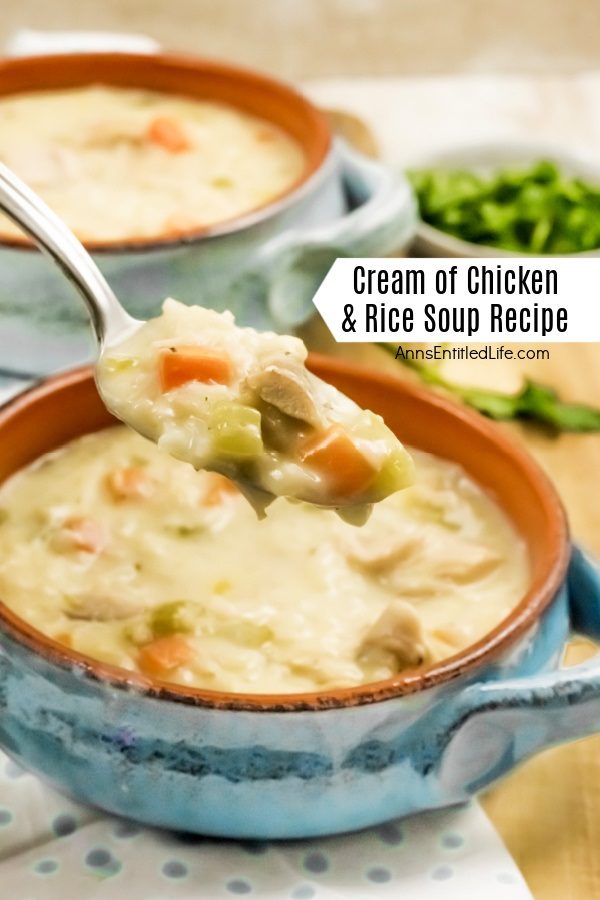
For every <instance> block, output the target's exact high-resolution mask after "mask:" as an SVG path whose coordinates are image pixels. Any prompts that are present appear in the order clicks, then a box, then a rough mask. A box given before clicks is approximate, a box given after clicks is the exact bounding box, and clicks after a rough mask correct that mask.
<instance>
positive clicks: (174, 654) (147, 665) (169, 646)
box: [138, 634, 194, 676]
mask: <svg viewBox="0 0 600 900" xmlns="http://www.w3.org/2000/svg"><path fill="white" fill-rule="evenodd" d="M193 655H194V650H193V648H192V647H191V646H190V645H189V643H188V642H187V641H186V639H185V638H184V637H183V636H182V635H181V634H169V635H165V636H164V637H160V638H157V639H156V640H155V641H152V642H151V643H149V644H145V645H144V646H143V647H142V648H141V649H140V652H139V655H138V665H139V667H140V669H141V670H142V672H144V673H145V674H146V675H156V676H160V675H165V674H166V673H168V672H171V671H172V670H173V669H176V668H177V667H178V666H181V665H183V664H184V663H186V662H189V660H190V659H191V658H192V657H193Z"/></svg>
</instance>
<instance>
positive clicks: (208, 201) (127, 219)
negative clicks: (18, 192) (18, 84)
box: [0, 85, 306, 243]
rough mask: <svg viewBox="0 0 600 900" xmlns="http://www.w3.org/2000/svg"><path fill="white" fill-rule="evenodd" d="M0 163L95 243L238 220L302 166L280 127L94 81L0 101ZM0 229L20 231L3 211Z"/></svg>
mask: <svg viewBox="0 0 600 900" xmlns="http://www.w3.org/2000/svg"><path fill="white" fill-rule="evenodd" d="M0 160H1V161H2V162H3V163H5V164H6V165H8V166H9V167H10V168H11V169H13V170H14V171H15V172H16V173H17V175H19V176H20V177H21V178H22V179H23V180H24V181H25V182H26V183H27V184H28V185H29V186H30V187H32V188H33V189H34V190H35V191H36V192H37V193H38V194H39V195H40V196H41V197H42V198H43V199H44V200H45V201H46V202H47V203H48V205H49V206H50V207H51V208H52V209H53V210H54V212H56V213H57V214H58V215H59V216H60V217H61V218H62V219H63V220H64V221H65V222H66V223H67V225H69V227H70V228H71V230H72V231H74V232H75V234H76V235H77V236H78V237H79V238H80V240H82V241H84V242H94V243H96V242H99V243H103V242H115V241H117V242H118V241H128V240H132V239H134V240H145V239H148V240H155V239H160V238H163V237H176V236H177V235H182V234H186V233H193V232H194V231H196V230H198V231H199V230H203V229H206V228H210V227H211V226H215V225H218V224H219V223H223V222H227V221H230V220H234V219H237V218H239V217H241V216H244V215H245V214H247V213H249V212H251V211H253V210H256V209H257V208H259V207H262V206H264V205H266V204H268V203H270V202H271V201H273V200H275V199H276V198H277V197H279V196H281V195H282V194H284V193H285V192H287V191H288V190H289V189H290V188H292V187H293V185H294V184H295V183H297V182H298V181H299V180H301V178H302V176H303V174H304V172H305V170H306V159H305V155H304V151H303V150H302V148H301V147H300V145H299V144H298V143H297V142H296V141H295V140H294V139H293V138H292V137H291V136H290V135H288V134H286V133H285V132H284V131H283V130H281V129H280V128H278V127H277V126H275V125H273V124H271V123H270V122H268V121H266V120H264V119H261V118H257V117H255V116H253V115H250V114H248V113H247V112H245V111H243V110H241V109H236V108H235V107H233V106H229V105H227V104H225V103H221V102H217V101H210V100H199V99H194V98H188V97H178V96H175V95H170V94H162V93H159V92H153V91H148V90H140V89H134V88H131V89H130V88H116V87H104V86H100V85H98V86H93V85H92V86H88V87H81V88H70V89H65V90H48V91H39V92H35V93H29V94H15V95H10V96H5V97H0ZM0 237H3V238H7V237H8V238H14V237H18V238H22V232H21V231H20V230H19V229H18V228H17V227H16V226H15V225H13V224H12V223H11V222H10V221H9V220H8V219H6V218H4V217H3V218H2V219H1V220H0Z"/></svg>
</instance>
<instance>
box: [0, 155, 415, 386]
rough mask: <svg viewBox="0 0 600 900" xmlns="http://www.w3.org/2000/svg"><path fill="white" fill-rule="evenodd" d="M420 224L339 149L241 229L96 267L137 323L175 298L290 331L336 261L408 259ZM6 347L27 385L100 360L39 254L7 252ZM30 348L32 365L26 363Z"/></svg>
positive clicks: (388, 177)
mask: <svg viewBox="0 0 600 900" xmlns="http://www.w3.org/2000/svg"><path fill="white" fill-rule="evenodd" d="M416 220H417V208H416V201H415V199H414V195H413V193H412V189H411V187H410V185H409V183H408V181H407V179H406V178H405V177H404V176H403V175H401V174H400V173H394V172H392V171H391V170H390V169H388V168H386V167H385V166H383V165H381V164H380V163H376V162H373V161H372V160H369V159H367V158H366V157H365V156H362V155H361V154H359V153H356V152H355V151H353V150H351V149H350V148H349V147H348V146H347V145H346V144H345V143H344V142H343V141H341V140H339V139H338V140H337V141H336V142H334V146H333V149H332V151H331V153H330V154H329V155H328V157H327V158H326V159H325V161H324V163H323V165H322V166H321V167H320V168H319V169H318V170H317V171H316V172H315V174H314V175H313V176H312V177H311V178H310V179H309V180H308V181H307V182H305V183H304V184H303V185H302V186H301V187H300V188H299V189H298V190H297V191H296V192H294V194H291V195H290V196H289V197H287V198H284V200H282V201H281V202H280V203H278V204H275V205H274V206H273V207H272V209H271V210H270V212H269V214H268V215H266V214H262V213H261V214H260V215H259V216H257V218H256V221H250V223H246V224H245V225H244V227H243V228H240V229H238V230H236V231H231V232H226V233H223V234H216V235H214V236H210V237H205V238H201V239H197V240H192V241H190V242H186V241H185V240H181V241H178V242H176V243H174V244H173V245H169V246H163V247H157V248H149V249H144V250H140V251H135V252H134V251H130V250H128V251H123V252H114V253H110V252H106V253H104V252H103V253H96V254H94V259H95V261H96V263H97V264H98V266H99V267H100V269H101V270H102V272H103V273H104V275H105V276H106V278H107V280H108V282H109V284H110V285H111V287H112V289H113V290H114V291H115V293H116V295H117V296H118V297H119V299H120V300H121V301H122V303H123V305H124V306H126V307H127V309H128V310H129V312H131V313H132V314H133V315H134V316H136V317H137V318H140V319H147V318H149V317H150V316H153V315H156V314H157V313H158V311H159V310H160V305H161V303H162V301H163V300H164V299H165V297H175V298H176V299H178V300H180V301H182V302H183V303H199V304H201V305H202V306H208V307H211V308H214V309H218V310H224V309H230V310H231V311H232V312H233V313H235V315H236V318H237V320H238V322H239V323H240V324H243V325H252V326H253V327H255V328H260V329H265V328H274V329H276V330H280V331H284V332H285V331H290V330H291V329H293V328H294V327H295V326H297V325H299V324H300V323H302V322H304V321H305V320H306V319H307V318H308V317H309V316H310V315H312V314H313V313H314V306H313V304H312V298H313V296H314V294H315V291H316V289H317V287H318V286H319V284H320V283H321V281H322V279H323V278H324V276H325V275H326V273H327V271H328V270H329V268H330V266H331V264H332V263H333V261H334V260H335V259H336V258H337V257H338V256H357V257H364V256H385V255H386V254H388V253H391V252H392V251H400V250H402V249H403V248H405V247H406V246H407V245H408V243H409V242H410V240H411V239H412V236H413V233H414V230H415V228H416ZM0 346H2V367H3V369H4V370H10V371H14V372H15V373H17V374H18V373H22V374H32V375H43V374H46V373H48V372H52V371H55V370H56V369H59V368H64V367H66V366H68V365H73V364H74V363H77V362H81V361H84V360H86V359H88V358H90V357H91V351H92V345H91V343H90V337H89V323H88V319H87V317H86V313H85V310H84V308H83V306H82V305H81V301H80V300H79V299H78V298H77V297H76V295H75V294H74V292H73V291H72V288H71V286H70V285H69V283H68V282H67V281H66V279H65V278H64V277H63V276H62V275H61V274H60V273H59V272H58V271H57V270H56V269H55V267H54V266H53V265H52V264H51V263H50V262H49V261H48V260H47V259H46V258H45V257H43V256H42V255H41V254H40V253H39V252H37V251H36V250H33V249H15V248H10V247H6V246H2V245H1V244H0ZM24 348H26V350H27V356H28V358H29V359H33V360H35V364H34V365H33V366H32V365H31V364H30V363H27V362H25V363H24V360H23V350H24ZM24 367H25V369H26V370H27V371H25V372H24V371H23V369H24Z"/></svg>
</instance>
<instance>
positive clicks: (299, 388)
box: [248, 363, 324, 428]
mask: <svg viewBox="0 0 600 900" xmlns="http://www.w3.org/2000/svg"><path fill="white" fill-rule="evenodd" d="M248 385H249V387H251V388H252V389H253V390H255V391H256V392H257V393H258V396H259V397H260V398H261V399H262V400H264V401H265V403H270V404H271V405H272V406H275V407H277V409H280V410H281V412H283V413H285V414H286V415H288V416H291V418H293V419H300V421H302V422H308V424H309V425H313V426H314V427H315V428H320V427H322V426H323V425H324V419H323V416H322V414H321V412H320V411H319V407H318V404H317V402H316V400H315V398H314V397H313V394H312V390H311V385H310V381H309V378H308V375H307V373H306V372H305V371H304V370H303V369H302V368H301V367H300V366H293V365H291V364H290V365H289V366H282V365H276V364H274V363H273V364H271V365H267V366H266V367H265V368H263V369H261V371H260V372H255V373H253V374H251V375H250V376H249V378H248Z"/></svg>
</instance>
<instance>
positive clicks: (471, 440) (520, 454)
mask: <svg viewBox="0 0 600 900" xmlns="http://www.w3.org/2000/svg"><path fill="white" fill-rule="evenodd" d="M310 366H311V368H312V369H313V370H314V371H315V372H316V373H317V374H319V375H321V376H322V377H324V378H326V379H328V378H331V379H332V380H333V381H334V382H335V383H337V384H341V386H342V388H343V389H344V388H346V389H348V388H350V389H352V387H353V386H354V387H355V388H356V389H357V391H356V392H355V393H357V392H359V391H360V388H361V387H362V389H363V390H364V391H365V394H366V395H368V394H369V393H372V392H373V391H376V392H377V393H378V395H379V397H380V398H381V397H382V396H385V397H387V401H388V402H389V404H390V409H396V410H398V405H397V404H398V401H401V402H402V403H403V405H404V407H405V410H407V411H408V412H409V413H411V412H413V413H414V415H418V411H419V409H421V410H422V409H427V410H428V413H427V414H428V415H431V416H433V417H434V418H435V420H436V432H437V433H436V434H435V435H434V437H432V443H433V444H435V443H436V441H438V440H439V439H440V435H441V436H442V438H443V437H444V436H446V437H447V436H448V435H451V433H452V431H453V430H456V429H458V430H459V439H460V440H462V441H463V446H462V448H461V452H460V454H458V455H457V456H456V457H454V458H455V460H458V459H459V458H461V459H465V458H468V457H469V455H471V457H472V458H471V459H470V463H472V462H473V460H475V462H476V464H477V465H480V466H482V467H483V468H484V469H485V467H486V466H487V471H490V474H491V469H490V467H491V464H492V462H493V458H495V459H496V463H497V465H496V470H497V471H500V470H502V467H503V466H504V467H508V468H507V470H506V471H507V472H508V476H509V481H510V477H512V476H511V475H510V472H512V471H513V470H514V472H515V473H516V474H517V475H518V476H520V477H521V482H522V483H521V489H520V490H519V485H518V484H517V485H516V486H515V485H513V489H512V490H513V494H514V492H515V491H516V494H515V495H514V496H513V497H512V499H511V502H512V504H513V508H514V509H517V510H519V511H522V512H523V515H525V516H535V517H536V520H537V519H539V520H540V523H541V527H540V529H539V530H540V533H539V534H538V533H537V530H536V532H535V538H532V540H535V541H537V542H538V543H539V544H540V545H541V546H540V548H538V552H537V557H538V558H537V562H536V563H535V565H534V566H533V569H534V571H533V575H532V583H531V586H530V588H529V590H528V591H527V593H526V595H525V596H524V597H523V598H522V600H521V601H520V602H519V603H518V604H517V606H516V607H515V608H514V609H513V610H512V612H511V613H510V614H509V615H508V616H507V617H506V618H505V619H504V620H503V621H501V622H500V624H499V625H498V626H497V627H496V628H494V629H493V630H492V631H490V632H488V633H487V634H486V635H485V636H484V637H483V638H482V639H481V640H479V641H477V642H476V643H474V644H471V645H469V646H468V647H467V648H466V649H464V650H463V651H461V652H459V653H457V654H455V655H454V656H452V657H449V658H447V659H444V660H443V661H441V662H438V663H434V664H433V665H429V666H424V667H421V668H420V669H414V670H411V671H407V672H405V673H400V674H398V675H397V676H394V677H392V678H389V679H386V680H385V681H380V682H374V683H370V684H365V685H359V686H356V687H351V688H341V689H337V690H328V691H323V692H305V693H294V694H236V693H232V692H221V691H210V690H204V689H200V688H190V687H185V686H183V685H176V684H170V683H167V682H162V681H160V680H156V679H150V678H147V677H145V676H144V675H141V674H137V673H134V672H131V671H128V670H126V669H121V668H118V667H116V666H112V665H109V664H107V663H102V662H99V661H96V660H94V659H92V658H90V657H87V656H84V655H83V654H80V653H77V652H75V651H73V650H70V649H68V648H67V647H65V646H63V645H62V644H59V643H58V642H56V641H54V640H52V639H51V638H49V637H47V636H46V635H44V634H42V633H41V632H40V631H38V630H37V629H35V628H33V627H32V626H30V625H29V624H28V623H27V622H25V621H24V620H23V619H21V618H20V617H19V616H17V615H16V614H15V613H13V612H12V611H11V610H10V609H9V608H8V607H7V606H5V605H4V604H3V603H1V602H0V624H1V627H2V628H3V630H5V631H6V632H7V633H8V634H9V636H10V637H12V638H13V639H14V640H16V641H17V642H18V643H20V644H23V645H25V646H26V647H28V648H29V649H31V650H33V651H34V652H35V653H37V654H39V655H40V656H42V657H43V658H45V659H46V660H48V661H49V662H50V663H53V664H57V665H59V666H61V667H62V668H72V667H73V666H74V665H76V666H77V667H78V668H80V669H83V670H84V671H85V673H86V675H88V676H89V677H92V678H94V679H95V680H97V681H101V682H108V683H110V684H112V685H114V686H116V687H122V688H124V687H128V688H133V689H137V690H139V691H140V692H141V693H143V694H147V695H150V696H154V697H157V698H161V699H165V700H171V701H177V702H183V703H187V704H192V705H197V706H203V707H209V708H217V709H233V710H247V711H256V712H292V711H300V710H308V711H311V710H312V711H316V710H323V709H331V708H339V707H350V706H359V705H364V704H370V703H375V702H380V701H384V700H389V699H392V698H395V697H400V696H403V695H407V694H413V693H416V692H418V691H422V690H426V689H428V688H432V687H441V686H443V685H445V684H448V683H449V682H451V681H453V680H454V679H456V678H459V677H461V676H463V675H466V674H468V673H473V671H474V670H475V669H476V668H477V667H478V666H481V665H482V664H484V663H489V662H490V661H491V660H493V659H495V658H496V657H498V655H499V654H501V653H502V652H504V651H506V650H507V649H508V648H510V646H511V645H512V644H513V643H514V642H515V641H516V640H517V639H518V638H519V637H520V636H521V635H523V634H524V633H525V632H526V631H527V630H528V629H530V628H532V627H534V626H535V624H536V620H537V618H538V616H539V615H540V614H541V613H542V612H543V611H544V609H546V607H547V606H548V605H549V604H550V603H551V602H552V600H553V598H554V597H555V596H556V594H557V592H558V590H559V588H560V586H561V584H562V583H563V581H564V578H565V575H566V571H567V566H568V561H569V556H570V546H569V537H568V528H567V523H566V517H565V513H564V510H563V507H562V505H561V503H560V500H559V499H558V496H557V494H556V491H555V490H554V488H553V486H552V484H551V483H550V481H549V480H548V478H547V477H546V476H545V475H544V473H543V472H542V470H541V469H540V468H539V466H538V465H537V463H535V462H534V460H533V459H532V458H531V457H530V456H529V454H528V453H527V452H525V451H524V450H523V449H521V447H519V446H518V445H517V444H516V443H514V442H513V441H512V440H511V439H510V438H509V437H508V436H507V435H506V434H505V433H504V431H502V430H501V429H500V428H498V426H497V425H495V424H494V423H492V422H490V421H489V420H487V419H484V418H483V417H482V416H479V415H477V414H475V413H473V412H471V411H469V410H467V409H464V408H462V407H459V406H458V405H457V404H456V403H454V402H451V401H449V400H446V399H445V398H443V397H441V396H439V395H437V394H434V393H432V392H430V391H427V390H424V389H423V388H421V387H419V386H416V385H414V384H412V383H409V382H406V381H404V380H403V379H400V378H398V377H397V376H395V375H393V374H388V373H380V372H377V371H373V370H372V369H370V368H364V367H361V366H358V365H355V364H351V363H348V362H345V361H341V360H338V359H332V358H330V357H325V356H319V355H316V354H313V355H311V356H310ZM85 390H87V391H88V393H89V397H88V400H89V399H90V398H91V399H92V400H94V402H95V398H97V392H96V391H95V386H94V381H93V374H92V370H91V369H89V368H88V367H85V368H82V369H76V370H73V371H69V372H66V373H62V374H59V375H56V376H53V377H51V378H49V379H47V380H45V381H42V382H41V383H39V384H38V385H36V386H34V387H32V388H30V389H29V390H27V391H25V392H24V393H22V394H19V395H17V396H16V397H15V398H13V399H12V400H9V401H8V402H7V403H6V404H5V405H4V406H3V407H2V408H1V409H0V436H1V435H2V432H3V431H4V430H5V429H7V428H8V429H9V430H10V427H11V423H15V422H16V423H17V428H18V427H19V423H21V425H22V424H23V423H24V422H25V423H28V426H27V427H26V431H25V438H23V437H22V438H21V440H22V441H23V442H24V443H27V440H28V438H29V437H31V436H33V437H35V435H36V434H38V433H39V432H38V429H37V423H36V422H35V416H34V417H31V415H30V413H31V411H32V409H35V406H36V404H38V403H40V404H44V403H46V404H48V403H52V402H53V397H56V398H57V399H58V398H59V397H60V400H61V402H60V403H59V408H60V409H63V410H64V409H66V408H68V404H67V400H68V399H69V397H71V399H72V398H73V397H74V396H75V392H76V391H80V392H81V393H83V392H84V391H85ZM61 394H64V396H61ZM88 405H89V404H88ZM97 406H98V410H100V409H101V412H100V411H98V412H96V411H94V413H93V421H92V424H91V427H90V428H87V427H86V428H84V429H82V430H81V431H80V432H77V433H81V434H83V433H85V432H86V431H94V430H98V429H99V428H100V427H105V426H106V425H109V424H111V419H110V417H109V415H108V414H107V413H106V411H105V410H104V409H103V407H101V403H100V401H99V398H98V404H97ZM380 406H381V404H380ZM411 407H413V408H414V409H412V410H411ZM414 415H413V419H414ZM28 416H29V419H28ZM58 418H59V417H58V416H57V419H58ZM46 421H48V419H47V417H46ZM112 421H113V422H114V420H112ZM407 421H408V418H407ZM412 427H415V426H414V422H413V426H412ZM27 428H28V430H27ZM74 433H75V432H74ZM0 446H1V444H0ZM53 446H57V445H53ZM421 446H422V442H421ZM422 448H423V449H428V448H427V447H422ZM452 449H454V448H452ZM36 455H38V454H34V455H33V456H32V457H31V458H35V456H36ZM439 455H441V456H445V457H446V458H452V456H450V455H449V454H448V453H446V452H444V453H440V454H439ZM18 468H19V466H16V467H15V469H14V470H15V471H16V470H17V469H18ZM466 468H467V471H472V469H471V464H467V465H466ZM9 474H11V473H10V472H9V473H7V476H8V475H9ZM504 477H506V473H505V476H504ZM524 484H527V486H528V487H529V488H530V491H531V492H532V495H533V496H532V497H531V498H530V501H531V500H532V499H534V500H535V502H529V503H527V502H524V497H523V495H522V489H523V485H524ZM489 489H490V488H489V487H488V490H489ZM507 494H508V492H507ZM497 499H498V500H500V502H501V503H502V502H503V497H502V495H501V494H499V495H498V496H497ZM536 529H538V526H537V525H536ZM542 531H543V533H542Z"/></svg>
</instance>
